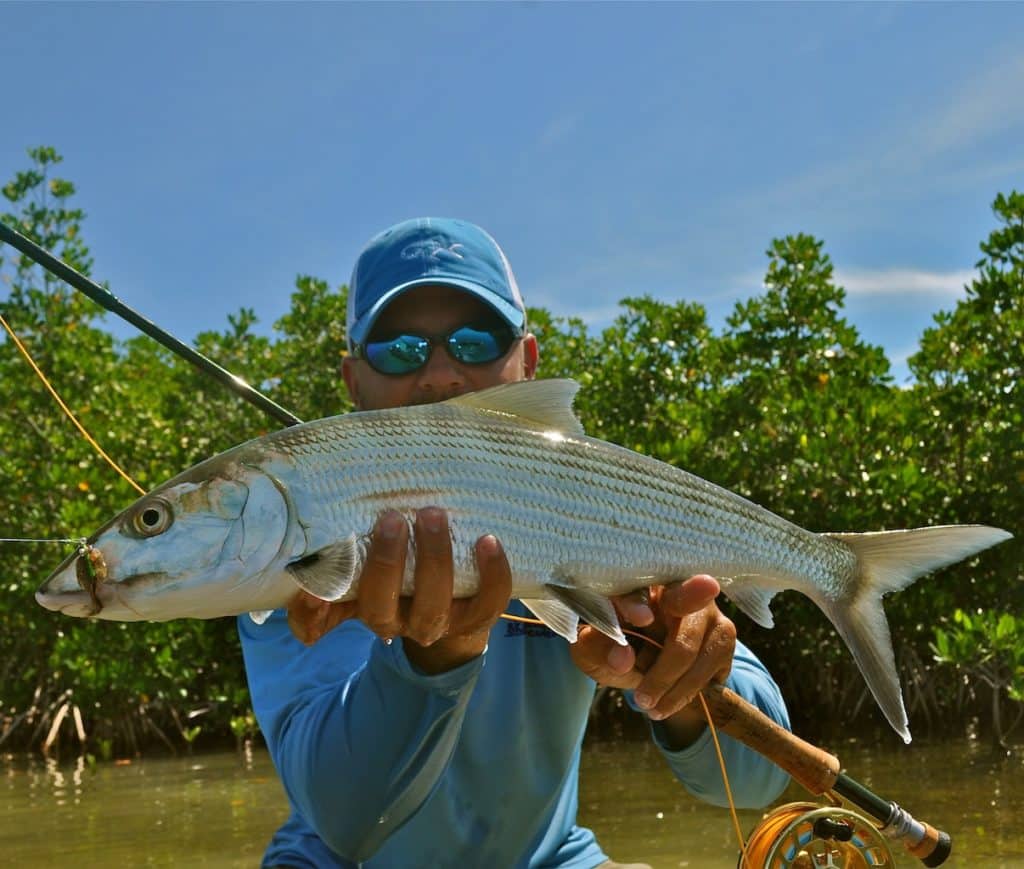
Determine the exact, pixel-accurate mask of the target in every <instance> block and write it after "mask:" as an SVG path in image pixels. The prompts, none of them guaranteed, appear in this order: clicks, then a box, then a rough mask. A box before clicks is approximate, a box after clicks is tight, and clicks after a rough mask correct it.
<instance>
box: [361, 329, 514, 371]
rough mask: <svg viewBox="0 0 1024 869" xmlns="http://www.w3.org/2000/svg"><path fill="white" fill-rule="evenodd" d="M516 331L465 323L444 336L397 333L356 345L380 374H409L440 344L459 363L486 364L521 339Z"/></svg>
mask: <svg viewBox="0 0 1024 869" xmlns="http://www.w3.org/2000/svg"><path fill="white" fill-rule="evenodd" d="M521 337H522V335H521V333H520V332H518V331H516V330H515V329H512V328H511V327H509V326H504V325H493V324H492V325H480V324H476V323H468V324H466V325H465V326H459V327H458V328H457V329H453V330H452V331H451V332H449V333H448V334H447V335H417V334H415V333H413V332H398V333H395V334H392V335H385V336H382V337H380V338H374V339H371V340H369V341H366V342H365V343H364V344H362V345H360V346H358V347H357V348H356V354H357V355H358V356H360V357H362V358H363V359H365V360H366V361H367V362H368V363H369V364H370V367H371V368H372V369H373V370H374V371H377V372H379V373H380V374H391V375H396V376H398V375H402V374H412V372H414V371H418V370H419V369H420V368H422V367H423V366H424V365H426V364H427V360H428V359H430V353H431V350H432V349H433V348H434V346H435V345H440V346H442V347H444V349H445V350H446V351H447V353H448V355H449V356H451V357H452V359H454V360H455V361H456V362H461V363H462V364H463V365H486V364H487V363H488V362H494V361H495V360H497V359H501V357H502V356H504V355H505V354H506V353H508V351H509V349H510V348H511V347H512V345H513V344H514V343H515V342H516V340H517V339H518V338H521Z"/></svg>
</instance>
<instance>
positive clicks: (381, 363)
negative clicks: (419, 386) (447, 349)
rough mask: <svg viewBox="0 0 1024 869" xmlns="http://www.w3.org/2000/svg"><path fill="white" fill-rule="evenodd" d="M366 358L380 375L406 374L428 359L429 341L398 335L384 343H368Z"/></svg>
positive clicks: (419, 366)
mask: <svg viewBox="0 0 1024 869" xmlns="http://www.w3.org/2000/svg"><path fill="white" fill-rule="evenodd" d="M366 358H367V360H368V361H369V363H370V365H372V366H373V367H374V368H375V369H377V371H379V372H381V373H382V374H408V373H409V372H410V371H415V370H416V369H417V368H421V367H422V366H423V365H424V364H426V361H427V360H428V359H429V358H430V341H429V340H428V339H426V338H420V337H419V336H418V335H398V336H397V337H395V338H388V339H386V340H384V341H370V342H368V343H367V345H366Z"/></svg>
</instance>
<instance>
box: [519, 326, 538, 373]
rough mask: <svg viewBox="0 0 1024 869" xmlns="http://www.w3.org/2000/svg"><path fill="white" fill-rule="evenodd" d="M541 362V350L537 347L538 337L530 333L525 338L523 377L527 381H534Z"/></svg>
mask: <svg viewBox="0 0 1024 869" xmlns="http://www.w3.org/2000/svg"><path fill="white" fill-rule="evenodd" d="M539 361H540V349H539V348H538V347H537V336H536V335H534V334H533V333H531V332H528V333H527V334H526V335H524V336H523V375H524V376H525V377H526V379H527V380H533V377H534V375H535V374H536V373H537V363H538V362H539Z"/></svg>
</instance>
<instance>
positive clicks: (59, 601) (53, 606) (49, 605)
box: [36, 589, 102, 619]
mask: <svg viewBox="0 0 1024 869" xmlns="http://www.w3.org/2000/svg"><path fill="white" fill-rule="evenodd" d="M36 603H38V604H39V605H40V606H41V607H44V608H45V609H48V610H52V611H53V612H57V613H63V614H64V615H66V616H73V617H75V618H80V619H84V618H89V616H94V615H96V614H97V613H98V612H99V611H100V610H98V609H97V608H96V605H95V604H94V603H93V599H92V595H91V594H89V592H87V591H58V592H56V593H50V592H46V591H44V590H43V589H39V591H37V592H36ZM101 608H102V607H101Z"/></svg>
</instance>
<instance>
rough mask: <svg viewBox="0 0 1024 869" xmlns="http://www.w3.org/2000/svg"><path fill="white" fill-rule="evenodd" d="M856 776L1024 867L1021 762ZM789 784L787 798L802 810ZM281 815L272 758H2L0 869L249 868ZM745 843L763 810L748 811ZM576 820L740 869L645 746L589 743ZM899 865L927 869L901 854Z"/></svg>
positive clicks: (926, 753)
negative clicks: (64, 760) (106, 760)
mask: <svg viewBox="0 0 1024 869" xmlns="http://www.w3.org/2000/svg"><path fill="white" fill-rule="evenodd" d="M833 750H834V751H835V753H836V754H838V755H839V757H840V759H841V760H842V761H843V763H844V764H845V766H846V768H847V771H848V772H849V774H850V775H852V776H853V777H854V778H856V779H858V780H859V781H861V782H863V783H864V784H866V785H868V786H870V787H872V788H873V789H874V790H875V791H876V792H877V793H879V794H880V795H882V796H884V797H886V798H887V799H893V800H896V801H897V802H899V803H901V804H902V805H904V806H905V807H906V808H907V809H909V810H910V811H911V812H912V813H914V814H915V815H916V816H917V817H919V818H920V819H922V820H926V821H929V822H931V823H932V824H934V825H936V826H938V827H941V828H944V829H946V830H947V831H949V832H950V833H952V835H953V838H954V856H953V858H951V859H950V860H949V861H948V862H947V863H946V864H945V865H946V866H949V867H956V869H966V867H979V869H988V867H992V869H1011V867H1013V869H1018V867H1024V761H1022V758H1021V757H1020V756H1019V755H1018V756H1017V757H1014V758H1009V759H1007V758H1003V759H999V758H995V757H993V755H992V754H990V752H989V751H988V749H987V748H984V747H977V746H972V745H971V744H970V743H946V744H941V745H930V746H929V745H920V744H918V743H914V744H913V745H912V746H909V747H906V748H902V747H900V748H892V749H885V750H883V749H879V748H871V749H866V748H859V747H857V746H855V745H850V746H847V747H845V749H833ZM807 799H809V796H808V795H807V794H806V793H805V792H804V791H803V790H802V789H801V788H799V787H798V786H796V785H793V786H791V787H790V789H789V790H788V791H787V792H786V794H785V795H784V797H783V799H782V800H781V801H780V802H785V801H790V800H801V801H803V800H807ZM284 816H285V799H284V794H283V791H282V790H281V785H280V783H279V782H278V780H277V777H276V775H275V773H274V769H273V766H272V765H271V763H270V760H269V758H268V757H267V754H266V753H265V752H264V751H261V750H256V751H253V752H249V753H247V754H236V753H233V752H225V753H218V754H204V755H197V756H195V757H190V758H185V757H180V758H146V759H144V760H133V761H132V762H131V763H124V764H120V765H117V764H114V763H96V764H89V763H86V761H85V760H82V759H79V760H76V761H69V762H67V763H63V764H59V763H57V762H55V761H45V760H43V759H42V758H39V757H38V756H36V757H31V756H7V757H5V758H2V759H0V855H2V856H0V862H2V865H5V866H19V867H25V869H32V867H47V869H50V867H64V866H68V867H76V869H89V867H104V869H108V867H111V866H114V867H125V869H127V867H135V866H204V867H217V869H229V867H232V869H234V867H238V869H242V867H254V866H258V865H259V859H260V856H261V855H262V853H263V848H264V845H265V843H266V841H267V839H268V838H269V836H270V835H271V833H272V832H273V830H274V829H275V828H276V826H277V825H278V824H279V823H280V822H281V821H282V820H283V819H284ZM740 818H741V827H742V829H743V832H744V833H745V834H746V833H748V832H749V831H750V829H751V828H752V827H753V826H754V825H755V824H756V822H757V821H758V819H759V818H760V813H759V812H750V811H746V812H741V813H740ZM580 822H581V823H584V824H587V825H588V826H590V827H591V828H592V829H594V830H595V832H596V833H597V835H598V838H599V839H600V841H601V843H602V845H603V846H604V848H605V850H606V851H607V852H608V853H609V854H611V855H612V856H613V857H614V858H615V859H617V860H620V861H624V862H626V861H645V862H648V863H650V864H651V865H652V866H654V867H655V869H679V867H686V869H712V867H714V869H720V867H733V866H735V865H736V857H737V853H738V846H737V843H736V837H735V834H734V832H733V828H732V823H731V821H730V819H729V814H728V812H727V811H726V810H724V809H717V808H714V807H711V806H706V805H704V804H702V803H699V802H697V801H696V800H695V799H693V798H692V797H690V796H689V795H688V794H686V792H685V791H684V790H683V789H682V788H681V787H679V786H678V785H677V783H676V782H675V780H674V779H673V778H672V776H671V774H670V773H669V772H668V771H667V769H666V768H665V766H664V764H663V763H662V761H661V758H660V756H659V755H658V753H657V751H656V750H655V749H654V748H653V747H651V746H650V745H648V744H646V743H635V742H626V743H614V742H597V743H592V744H590V745H588V746H587V748H586V749H585V751H584V760H583V765H582V770H581V785H580ZM897 866H899V867H907V869H910V867H919V866H921V864H920V863H919V862H918V861H916V860H914V859H913V858H911V857H909V856H900V855H897Z"/></svg>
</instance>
